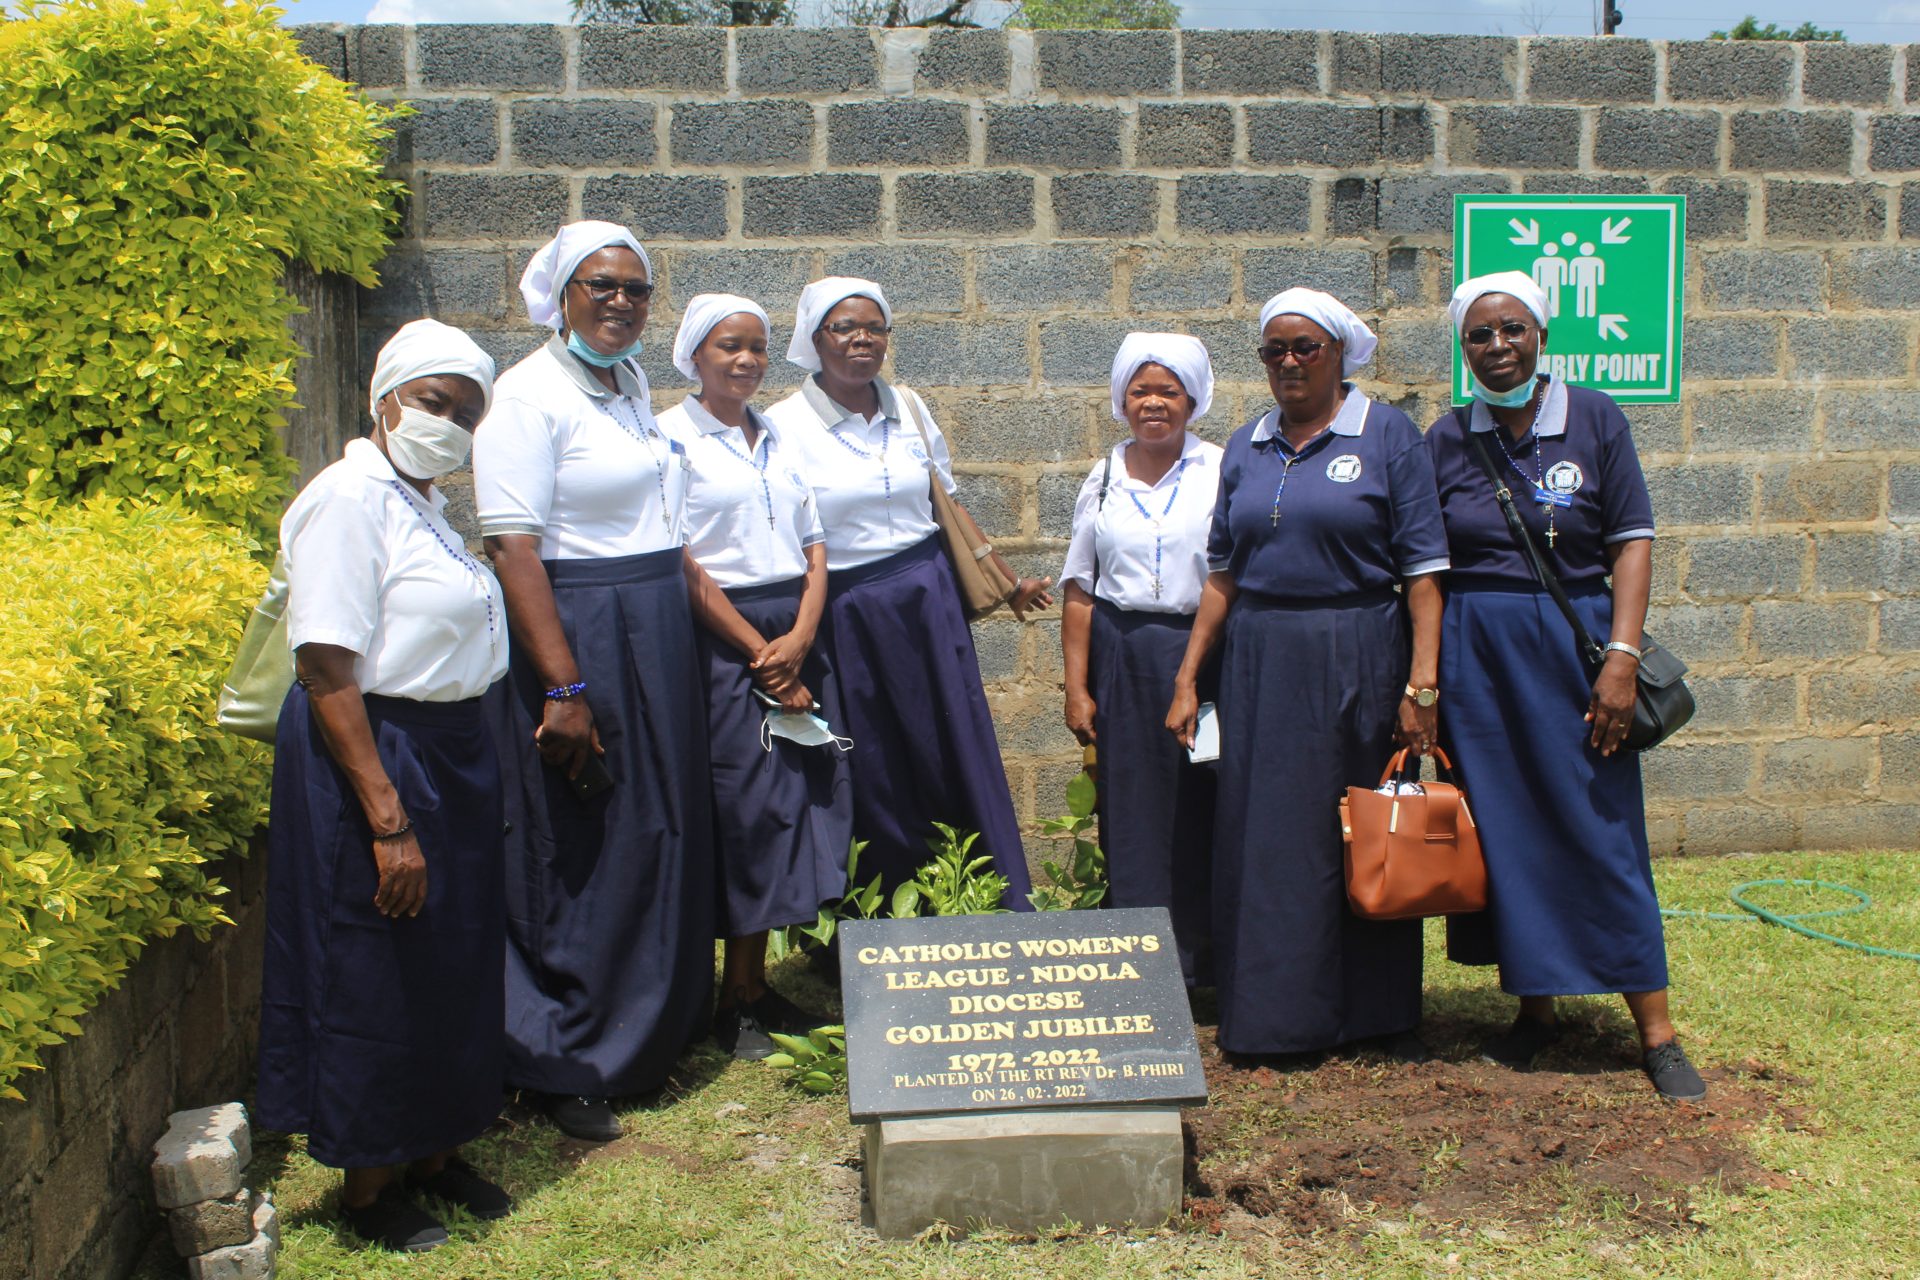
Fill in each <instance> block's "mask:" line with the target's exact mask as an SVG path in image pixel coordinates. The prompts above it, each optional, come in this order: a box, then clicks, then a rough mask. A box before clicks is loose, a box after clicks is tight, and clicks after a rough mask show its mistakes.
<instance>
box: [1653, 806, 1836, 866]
mask: <svg viewBox="0 0 1920 1280" xmlns="http://www.w3.org/2000/svg"><path fill="white" fill-rule="evenodd" d="M1686 819H1687V849H1686V851H1687V853H1689V854H1716V853H1775V852H1780V851H1783V850H1787V849H1798V848H1800V847H1801V841H1800V819H1799V817H1798V815H1796V814H1795V813H1794V811H1793V810H1791V809H1768V808H1762V807H1760V806H1758V805H1751V804H1740V805H1735V806H1733V807H1731V808H1718V807H1716V808H1706V807H1702V808H1697V809H1689V810H1687V814H1686ZM1656 852H1657V850H1656Z"/></svg>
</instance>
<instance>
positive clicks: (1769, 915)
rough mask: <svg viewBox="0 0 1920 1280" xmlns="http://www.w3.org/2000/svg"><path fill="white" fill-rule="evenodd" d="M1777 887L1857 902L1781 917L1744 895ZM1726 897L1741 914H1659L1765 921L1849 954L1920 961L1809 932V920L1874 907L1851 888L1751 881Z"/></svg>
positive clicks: (1803, 882) (1662, 911)
mask: <svg viewBox="0 0 1920 1280" xmlns="http://www.w3.org/2000/svg"><path fill="white" fill-rule="evenodd" d="M1775 885H1784V886H1789V887H1793V888H1800V889H1826V890H1829V891H1830V892H1833V893H1844V894H1846V895H1847V896H1848V897H1850V898H1852V899H1853V900H1854V901H1853V904H1852V905H1851V906H1845V907H1829V908H1828V909H1827V910H1825V911H1802V912H1797V913H1795V914H1793V915H1781V914H1780V913H1779V912H1776V911H1769V910H1767V909H1766V908H1765V907H1763V906H1760V905H1759V904H1758V903H1755V902H1751V901H1749V900H1748V899H1747V898H1746V896H1745V894H1746V892H1747V890H1749V889H1765V888H1769V887H1772V886H1775ZM1727 896H1728V897H1729V898H1732V899H1733V905H1734V906H1736V907H1739V908H1740V910H1739V911H1681V910H1677V909H1675V908H1672V907H1662V908H1661V909H1660V914H1661V915H1663V916H1671V917H1673V918H1675V919H1679V920H1728V921H1735V922H1738V921H1764V922H1765V923H1767V924H1777V925H1779V926H1780V927H1781V928H1782V929H1790V930H1792V931H1793V932H1794V933H1797V934H1799V935H1800V936H1801V937H1803V938H1817V939H1819V940H1820V941H1821V942H1831V943H1832V944H1833V945H1834V946H1836V947H1845V948H1847V949H1848V950H1849V951H1864V952H1866V953H1867V954H1868V955H1870V956H1887V957H1890V958H1892V959H1895V960H1913V961H1917V962H1920V953H1916V952H1912V951H1895V950H1893V949H1892V948H1891V947H1873V946H1868V945H1867V944H1866V943H1864V942H1851V941H1849V940H1847V939H1846V938H1837V937H1835V936H1834V935H1833V934H1831V933H1822V932H1821V931H1820V930H1818V929H1810V928H1808V927H1807V926H1806V925H1805V924H1804V923H1802V922H1803V921H1807V920H1825V919H1829V918H1831V917H1833V916H1857V915H1859V914H1860V913H1861V912H1863V911H1865V910H1866V909H1867V908H1868V907H1871V906H1872V905H1873V899H1872V898H1869V897H1868V896H1867V895H1866V894H1864V893H1862V892H1861V891H1860V890H1858V889H1855V888H1853V887H1852V886H1851V885H1844V884H1833V883H1831V882H1830V881H1826V880H1748V881H1745V882H1743V883H1741V884H1737V885H1735V886H1733V888H1732V889H1731V890H1729V891H1728V893H1727Z"/></svg>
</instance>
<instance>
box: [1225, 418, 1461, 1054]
mask: <svg viewBox="0 0 1920 1280" xmlns="http://www.w3.org/2000/svg"><path fill="white" fill-rule="evenodd" d="M1277 417H1278V411H1277V410H1270V411H1269V412H1268V413H1267V414H1265V415H1263V416H1262V417H1260V418H1257V419H1255V420H1254V421H1252V422H1249V423H1247V424H1246V425H1245V426H1243V427H1241V428H1240V429H1239V430H1238V431H1236V432H1234V434H1233V438H1232V439H1231V440H1230V441H1229V442H1228V444H1227V453H1226V458H1225V460H1224V462H1223V464H1222V468H1221V476H1220V496H1219V500H1218V501H1217V503H1216V504H1215V507H1214V525H1213V534H1212V538H1211V540H1210V542H1209V547H1208V558H1209V564H1210V566H1211V567H1212V569H1213V570H1214V571H1215V572H1222V571H1224V572H1227V573H1230V574H1232V576H1233V580H1234V582H1235V584H1236V585H1237V586H1238V587H1239V595H1238V597H1237V599H1236V600H1235V602H1234V606H1233V609H1232V611H1231V612H1230V613H1229V614H1228V617H1227V626H1226V643H1225V647H1224V648H1223V650H1222V653H1221V669H1220V703H1219V705H1220V731H1221V737H1220V766H1219V773H1220V791H1219V802H1218V810H1217V813H1216V817H1215V835H1214V908H1213V932H1214V963H1215V967H1216V970H1217V972H1218V975H1219V990H1220V1033H1219V1034H1220V1046H1221V1048H1223V1049H1227V1050H1230V1051H1232V1052H1235V1053H1301V1052H1308V1051H1312V1050H1316V1049H1324V1048H1329V1047H1331V1046H1334V1045H1338V1044H1344V1043H1347V1042H1351V1041H1355V1040H1361V1039H1366V1038H1370V1037H1375V1036H1385V1035H1392V1034H1395V1033H1398V1032H1403V1031H1408V1030H1411V1029H1412V1028H1413V1027H1415V1026H1417V1025H1418V1024H1419V1021H1420V924H1419V922H1418V921H1393V922H1377V921H1367V920H1362V919H1360V918H1359V917H1358V916H1356V915H1354V914H1353V912H1352V911H1351V910H1350V909H1349V907H1348V905H1347V894H1346V858H1345V849H1344V846H1343V844H1342V841H1341V836H1340V820H1339V802H1340V798H1341V797H1342V796H1343V795H1344V794H1345V791H1346V788H1347V787H1348V786H1350V785H1363V786H1371V785H1372V784H1373V783H1374V782H1376V781H1377V780H1378V778H1379V776H1380V770H1381V767H1382V766H1383V765H1384V764H1385V763H1386V761H1387V757H1388V756H1389V755H1390V754H1391V752H1392V749H1393V728H1394V721H1395V717H1396V715H1397V713H1398V709H1399V704H1400V699H1401V696H1402V691H1403V689H1404V688H1405V686H1406V680H1407V669H1408V666H1409V663H1410V661H1411V638H1410V636H1409V630H1408V622H1407V612H1406V607H1405V602H1404V600H1403V598H1402V596H1401V593H1400V590H1399V587H1400V584H1401V583H1402V582H1404V581H1405V580H1406V579H1407V578H1409V577H1414V576H1417V575H1420V574H1425V573H1432V572H1436V571H1438V570H1441V569H1444V568H1445V567H1446V564H1447V548H1446V541H1445V538H1444V536H1443V533H1442V529H1441V522H1440V505H1439V500H1438V498H1437V497H1436V495H1435V493H1434V483H1433V468H1432V464H1431V461H1430V460H1429V458H1428V455H1427V450H1426V448H1425V446H1424V444H1423V443H1422V441H1421V437H1420V431H1419V429H1418V428H1416V427H1415V426H1414V425H1413V423H1412V422H1410V421H1408V420H1407V417H1406V415H1405V414H1403V413H1401V412H1400V411H1399V410H1397V409H1394V408H1392V407H1390V406H1387V405H1383V404H1377V403H1373V402H1371V401H1369V400H1368V399H1367V398H1366V397H1365V396H1363V395H1362V394H1360V392H1358V391H1357V390H1354V389H1352V388H1351V387H1350V388H1349V389H1348V391H1347V398H1346V402H1345V403H1344V404H1343V405H1342V406H1341V410H1340V412H1339V414H1338V415H1337V416H1336V417H1335V419H1334V421H1333V423H1332V425H1331V426H1330V427H1329V428H1328V429H1327V430H1326V431H1324V432H1322V433H1321V434H1320V435H1319V436H1317V437H1315V438H1314V439H1313V440H1311V441H1309V442H1308V443H1307V444H1306V446H1305V447H1304V448H1302V449H1301V450H1300V451H1299V452H1297V453H1296V452H1294V451H1293V450H1292V449H1291V448H1290V447H1289V446H1288V445H1287V444H1286V442H1285V440H1284V439H1283V438H1282V437H1281V436H1280V435H1279V432H1278V430H1277V425H1278V424H1277Z"/></svg>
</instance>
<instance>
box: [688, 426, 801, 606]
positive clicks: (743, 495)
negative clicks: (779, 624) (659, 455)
mask: <svg viewBox="0 0 1920 1280" xmlns="http://www.w3.org/2000/svg"><path fill="white" fill-rule="evenodd" d="M748 412H749V413H752V414H753V416H754V419H755V423H756V425H757V426H758V427H759V429H760V431H759V438H758V439H757V440H755V441H754V445H753V448H752V449H748V448H747V436H746V433H745V432H744V431H742V430H740V428H738V427H730V426H728V425H727V424H726V423H724V422H722V421H720V420H719V419H718V418H716V417H714V416H713V415H712V414H711V413H708V412H707V410H706V407H705V406H703V405H702V404H701V403H700V402H699V401H698V400H695V399H694V398H693V397H692V396H688V397H687V398H686V399H685V400H682V401H681V402H680V403H679V404H677V405H675V406H674V407H673V408H671V409H669V410H667V411H666V412H665V413H663V414H661V415H660V428H661V430H663V431H665V432H666V433H667V434H668V435H670V436H672V437H673V438H675V439H677V440H680V441H682V442H683V443H685V445H686V447H687V458H688V460H689V461H691V462H692V464H693V466H692V470H691V471H689V472H688V483H687V518H686V528H687V549H688V550H689V551H691V552H693V558H694V559H696V560H698V561H699V562H700V566H701V567H702V568H703V569H705V570H706V571H707V573H708V575H709V576H711V577H712V578H713V580H714V581H715V582H717V583H719V584H720V585H721V586H723V587H758V586H764V585H766V584H767V583H771V582H786V581H789V580H790V579H793V578H801V577H805V576H806V572H807V553H806V548H807V547H810V546H812V545H813V544H814V543H816V542H821V541H824V540H825V538H826V534H825V533H823V532H822V531H821V529H820V513H819V511H818V510H817V509H816V508H815V505H814V501H813V486H811V485H810V484H808V483H807V478H806V475H805V473H804V472H803V471H802V470H801V467H800V457H799V453H798V451H797V450H795V449H792V448H789V447H786V446H785V445H783V443H782V442H781V439H780V432H779V429H778V428H776V427H775V426H774V425H773V424H772V423H771V422H769V421H767V418H766V415H765V414H761V413H757V412H755V411H754V410H752V409H749V410H748Z"/></svg>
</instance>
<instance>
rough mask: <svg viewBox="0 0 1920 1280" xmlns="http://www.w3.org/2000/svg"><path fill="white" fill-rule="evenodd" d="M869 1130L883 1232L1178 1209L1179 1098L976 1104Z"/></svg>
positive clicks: (904, 1235) (1144, 1216) (1145, 1219)
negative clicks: (1079, 1105)
mask: <svg viewBox="0 0 1920 1280" xmlns="http://www.w3.org/2000/svg"><path fill="white" fill-rule="evenodd" d="M865 1130H866V1135H865V1143H866V1169H867V1195H868V1199H869V1200H870V1201H871V1203H872V1207H873V1220H874V1227H875V1229H876V1230H878V1231H879V1233H880V1234H881V1235H882V1236H885V1237H886V1238H888V1239H893V1240H899V1239H909V1238H911V1237H913V1236H916V1235H918V1234H919V1233H920V1232H922V1231H924V1230H926V1229H927V1228H928V1227H930V1226H932V1225H933V1224H934V1223H936V1222H946V1223H949V1224H951V1225H953V1226H956V1227H961V1228H965V1227H968V1226H973V1225H978V1224H982V1223H990V1224H992V1225H993V1226H996V1227H1003V1228H1006V1229H1009V1230H1014V1231H1041V1230H1045V1229H1046V1228H1049V1227H1054V1226H1058V1225H1059V1224H1061V1223H1062V1222H1066V1221H1072V1222H1074V1223H1076V1224H1078V1225H1080V1226H1083V1227H1095V1226H1115V1227H1118V1226H1124V1225H1127V1224H1129V1223H1131V1224H1134V1225H1137V1226H1143V1227H1154V1226H1159V1225H1160V1224H1161V1223H1163V1222H1165V1221H1166V1220H1167V1219H1168V1218H1171V1217H1173V1216H1174V1215H1175V1214H1177V1213H1179V1212H1180V1190H1181V1187H1180V1173H1181V1162H1182V1155H1183V1152H1182V1148H1181V1142H1180V1109H1179V1108H1178V1107H1126V1108H1114V1109H1087V1110H1077V1109H1076V1110H1067V1109H1039V1110H1030V1111H974V1112H969V1113H967V1114H964V1115H934V1116H914V1117H910V1118H906V1119H900V1120H878V1121H874V1122H873V1123H871V1124H868V1125H866V1126H865Z"/></svg>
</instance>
